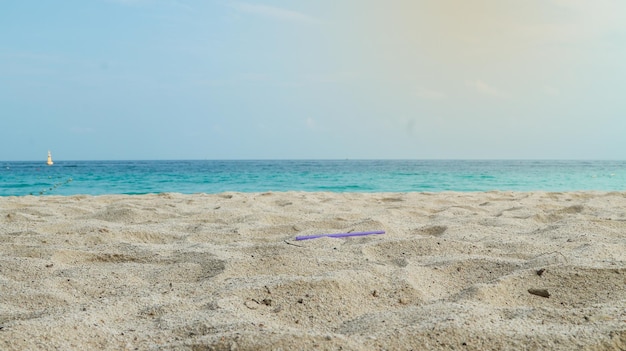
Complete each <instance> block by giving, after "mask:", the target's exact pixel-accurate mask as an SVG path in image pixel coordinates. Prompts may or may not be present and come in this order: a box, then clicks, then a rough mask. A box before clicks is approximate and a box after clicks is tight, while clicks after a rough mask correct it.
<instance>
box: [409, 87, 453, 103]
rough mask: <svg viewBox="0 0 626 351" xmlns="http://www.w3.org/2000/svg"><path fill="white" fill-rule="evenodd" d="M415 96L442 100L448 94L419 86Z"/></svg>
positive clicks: (423, 98)
mask: <svg viewBox="0 0 626 351" xmlns="http://www.w3.org/2000/svg"><path fill="white" fill-rule="evenodd" d="M415 96H417V97H418V98H420V99H422V100H441V99H444V98H445V97H446V94H444V93H442V92H440V91H436V90H430V89H425V88H421V87H420V88H417V91H416V92H415Z"/></svg>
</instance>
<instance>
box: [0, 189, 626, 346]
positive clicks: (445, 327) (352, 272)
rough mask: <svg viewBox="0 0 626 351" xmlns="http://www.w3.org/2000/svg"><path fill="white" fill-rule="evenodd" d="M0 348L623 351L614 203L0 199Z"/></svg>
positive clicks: (619, 198) (313, 196)
mask: <svg viewBox="0 0 626 351" xmlns="http://www.w3.org/2000/svg"><path fill="white" fill-rule="evenodd" d="M372 230H384V231H385V232H386V233H385V234H380V235H369V236H363V237H349V238H328V237H324V238H319V239H312V240H303V241H297V240H295V238H296V236H299V235H313V234H323V233H344V232H359V231H372ZM0 349H2V350H88V349H92V350H519V349H524V350H626V193H623V192H611V193H607V192H566V193H545V192H520V193H517V192H486V193H453V192H450V193H374V194H359V193H343V194H341V193H306V192H285V193H250V194H243V193H223V194H215V195H207V194H195V195H182V194H169V193H168V194H159V195H138V196H122V195H120V196H117V195H115V196H68V197H62V196H45V197H35V196H25V197H2V198H0Z"/></svg>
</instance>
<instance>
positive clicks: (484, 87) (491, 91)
mask: <svg viewBox="0 0 626 351" xmlns="http://www.w3.org/2000/svg"><path fill="white" fill-rule="evenodd" d="M466 85H467V86H468V87H469V88H471V89H474V90H476V91H477V92H478V93H480V94H482V95H488V96H492V97H497V98H506V97H508V94H506V93H505V92H503V91H501V90H499V89H496V88H494V87H492V86H490V85H489V84H487V83H485V82H483V81H482V80H480V79H476V80H475V81H473V82H466Z"/></svg>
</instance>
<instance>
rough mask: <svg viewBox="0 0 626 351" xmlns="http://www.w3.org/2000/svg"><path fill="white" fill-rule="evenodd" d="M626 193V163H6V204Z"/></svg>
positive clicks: (2, 168)
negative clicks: (254, 195)
mask: <svg viewBox="0 0 626 351" xmlns="http://www.w3.org/2000/svg"><path fill="white" fill-rule="evenodd" d="M289 190H296V191H332V192H411V191H417V192H441V191H465V192H467V191H490V190H513V191H532V190H544V191H575V190H604V191H613V190H617V191H622V190H626V161H469V160H468V161H464V160H422V161H420V160H292V161H287V160H280V161H200V160H198V161H57V162H55V164H54V165H53V166H46V165H45V163H44V162H0V196H12V195H29V194H32V195H74V194H91V195H100V194H146V193H161V192H179V193H220V192H224V191H240V192H262V191H289Z"/></svg>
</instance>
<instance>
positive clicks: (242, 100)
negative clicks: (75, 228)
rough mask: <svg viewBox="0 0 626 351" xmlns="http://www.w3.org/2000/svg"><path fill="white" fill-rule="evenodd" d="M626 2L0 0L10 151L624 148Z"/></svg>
mask: <svg viewBox="0 0 626 351" xmlns="http://www.w3.org/2000/svg"><path fill="white" fill-rule="evenodd" d="M625 92H626V1H622V0H593V1H589V0H524V1H522V0H472V1H469V0H387V1H381V0H315V1H313V0H307V1H302V0H290V1H287V0H263V1H255V0H249V1H231V0H0V126H1V127H0V160H5V161H14V160H43V159H45V157H46V155H47V151H48V150H50V151H52V155H53V157H54V159H55V160H57V161H58V160H152V159H617V160H624V159H626V94H625Z"/></svg>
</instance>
